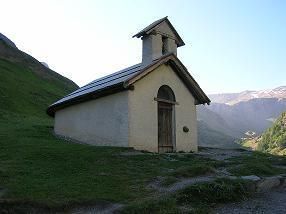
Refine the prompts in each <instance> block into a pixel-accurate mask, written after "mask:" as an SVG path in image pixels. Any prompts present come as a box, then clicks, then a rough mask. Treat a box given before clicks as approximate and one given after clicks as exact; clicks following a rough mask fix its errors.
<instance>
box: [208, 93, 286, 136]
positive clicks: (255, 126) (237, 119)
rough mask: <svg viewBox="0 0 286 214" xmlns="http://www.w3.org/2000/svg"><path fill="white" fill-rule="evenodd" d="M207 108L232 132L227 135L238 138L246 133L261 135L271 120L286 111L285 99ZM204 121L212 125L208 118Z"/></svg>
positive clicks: (265, 99)
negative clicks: (224, 122) (222, 120)
mask: <svg viewBox="0 0 286 214" xmlns="http://www.w3.org/2000/svg"><path fill="white" fill-rule="evenodd" d="M207 108H208V110H210V111H212V112H214V113H216V114H217V115H219V116H220V117H221V118H223V119H224V121H226V124H227V125H228V127H229V129H231V130H232V131H231V132H228V133H229V135H231V136H234V137H238V138H240V137H243V136H244V133H245V132H247V131H254V132H256V133H257V134H261V133H262V132H263V131H264V130H265V129H267V128H268V127H270V126H271V125H272V123H273V120H275V118H277V117H278V116H279V115H280V114H281V112H283V111H285V110H286V99H281V98H256V99H251V100H248V101H242V102H239V103H236V104H233V105H227V104H222V103H212V104H211V105H210V106H208V107H207ZM205 121H206V122H207V123H210V124H212V122H211V121H210V118H206V120H205ZM220 124H221V123H220Z"/></svg>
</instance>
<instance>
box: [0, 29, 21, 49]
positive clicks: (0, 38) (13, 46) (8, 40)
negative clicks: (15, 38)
mask: <svg viewBox="0 0 286 214" xmlns="http://www.w3.org/2000/svg"><path fill="white" fill-rule="evenodd" d="M0 41H2V42H5V43H6V44H7V45H9V46H10V47H12V48H17V46H16V45H15V44H14V42H12V41H11V40H10V39H8V38H7V37H6V36H5V35H3V34H2V33H0Z"/></svg>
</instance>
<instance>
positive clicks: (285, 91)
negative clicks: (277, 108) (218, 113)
mask: <svg viewBox="0 0 286 214" xmlns="http://www.w3.org/2000/svg"><path fill="white" fill-rule="evenodd" d="M209 97H210V99H211V100H212V102H214V103H224V104H228V105H234V104H237V103H240V102H243V101H249V100H251V99H258V98H277V99H283V98H284V99H285V98H286V86H280V87H277V88H274V89H267V90H260V91H243V92H240V93H224V94H210V95H209Z"/></svg>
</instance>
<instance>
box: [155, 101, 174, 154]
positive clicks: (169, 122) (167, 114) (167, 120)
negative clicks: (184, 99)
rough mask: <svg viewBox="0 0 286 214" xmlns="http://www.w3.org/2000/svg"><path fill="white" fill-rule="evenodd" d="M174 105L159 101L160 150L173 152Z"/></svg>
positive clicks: (161, 151)
mask: <svg viewBox="0 0 286 214" xmlns="http://www.w3.org/2000/svg"><path fill="white" fill-rule="evenodd" d="M173 149H174V147H173V106H172V104H170V103H164V102H158V150H159V153H164V152H173Z"/></svg>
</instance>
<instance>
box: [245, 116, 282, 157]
mask: <svg viewBox="0 0 286 214" xmlns="http://www.w3.org/2000/svg"><path fill="white" fill-rule="evenodd" d="M242 145H243V146H245V147H250V148H252V149H254V150H258V151H262V152H267V153H271V154H277V155H286V112H284V113H282V114H281V116H280V117H279V118H278V119H277V120H276V121H275V123H274V124H273V125H272V126H271V127H270V128H268V129H267V130H266V131H265V132H264V133H263V134H262V135H261V136H260V137H258V138H254V139H250V140H245V141H244V142H243V143H242Z"/></svg>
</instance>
